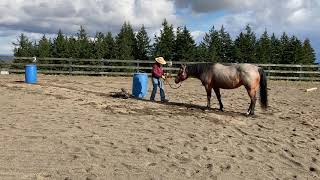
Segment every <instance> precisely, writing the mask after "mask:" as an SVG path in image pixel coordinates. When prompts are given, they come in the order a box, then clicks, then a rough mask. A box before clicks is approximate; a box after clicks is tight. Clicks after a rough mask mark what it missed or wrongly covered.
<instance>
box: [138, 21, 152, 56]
mask: <svg viewBox="0 0 320 180" xmlns="http://www.w3.org/2000/svg"><path fill="white" fill-rule="evenodd" d="M136 41H137V53H136V59H141V60H147V59H149V57H150V48H151V46H150V38H149V36H148V34H147V31H146V29H145V27H144V25H142V27H141V29H140V30H139V32H138V33H137V35H136Z"/></svg>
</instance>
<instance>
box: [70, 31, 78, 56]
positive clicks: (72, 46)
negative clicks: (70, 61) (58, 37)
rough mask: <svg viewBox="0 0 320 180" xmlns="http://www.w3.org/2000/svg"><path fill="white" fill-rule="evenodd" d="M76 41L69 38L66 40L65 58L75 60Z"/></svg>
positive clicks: (73, 38)
mask: <svg viewBox="0 0 320 180" xmlns="http://www.w3.org/2000/svg"><path fill="white" fill-rule="evenodd" d="M76 46H77V40H76V38H75V37H73V36H71V37H69V38H68V39H67V58H77V57H78V54H77V49H76Z"/></svg>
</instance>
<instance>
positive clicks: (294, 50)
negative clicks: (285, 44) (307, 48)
mask: <svg viewBox="0 0 320 180" xmlns="http://www.w3.org/2000/svg"><path fill="white" fill-rule="evenodd" d="M289 48H290V50H291V57H290V60H291V64H300V63H302V60H303V49H302V43H301V41H300V40H299V39H298V38H297V37H295V36H292V37H291V38H290V44H289Z"/></svg>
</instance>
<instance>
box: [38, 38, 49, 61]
mask: <svg viewBox="0 0 320 180" xmlns="http://www.w3.org/2000/svg"><path fill="white" fill-rule="evenodd" d="M50 46H51V44H50V41H49V39H47V37H46V35H43V36H42V38H41V39H40V40H39V43H38V57H51V47H50Z"/></svg>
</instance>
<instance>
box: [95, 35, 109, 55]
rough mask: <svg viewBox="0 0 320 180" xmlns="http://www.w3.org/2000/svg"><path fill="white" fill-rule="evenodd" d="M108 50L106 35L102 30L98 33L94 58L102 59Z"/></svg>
mask: <svg viewBox="0 0 320 180" xmlns="http://www.w3.org/2000/svg"><path fill="white" fill-rule="evenodd" d="M106 50H107V45H106V42H105V37H104V34H103V33H102V32H98V33H96V36H95V41H94V50H93V58H96V59H101V58H103V57H104V56H105V54H106Z"/></svg>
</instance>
